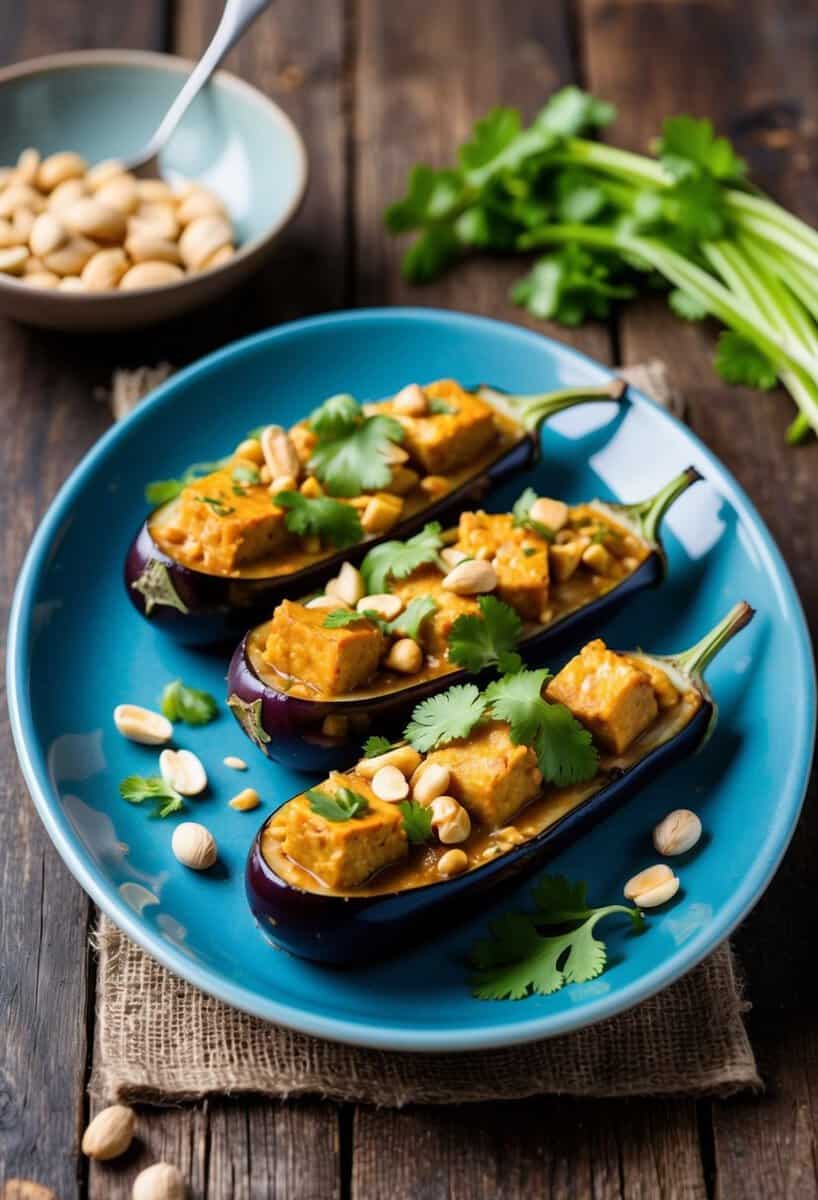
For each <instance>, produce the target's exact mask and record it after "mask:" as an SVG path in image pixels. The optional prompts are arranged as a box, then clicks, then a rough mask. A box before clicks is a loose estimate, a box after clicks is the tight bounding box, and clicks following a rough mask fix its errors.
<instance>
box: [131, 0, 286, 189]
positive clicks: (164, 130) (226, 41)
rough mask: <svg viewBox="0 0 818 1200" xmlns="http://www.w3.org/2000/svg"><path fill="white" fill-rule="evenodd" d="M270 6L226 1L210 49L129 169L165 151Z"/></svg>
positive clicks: (257, 0)
mask: <svg viewBox="0 0 818 1200" xmlns="http://www.w3.org/2000/svg"><path fill="white" fill-rule="evenodd" d="M271 2H272V0H227V3H226V4H225V6H224V12H223V13H222V18H221V20H220V21H219V24H218V27H217V29H216V32H215V33H214V34H213V39H212V41H211V43H210V45H209V46H208V47H207V49H206V50H205V52H204V54H203V55H202V57H201V58H200V59H199V61H198V62H197V64H196V66H195V67H194V68H193V70H192V71H191V73H190V75H189V76H188V78H187V80H186V81H185V84H184V87H182V89H181V91H180V92H179V95H178V96H177V97H176V99H175V100H174V101H173V104H171V106H170V108H169V109H168V111H167V112H166V113H165V115H164V117H163V118H162V120H161V122H160V124H159V127H158V128H157V130H156V132H155V133H154V134H153V136H152V137H151V139H150V141H149V142H148V144H147V146H144V147H143V149H142V150H140V151H139V153H138V155H134V157H133V158H132V159H131V160H130V161H128V162H126V164H125V165H126V166H127V167H129V168H130V169H133V168H134V167H136V166H139V165H141V164H142V163H145V162H147V161H148V160H149V159H151V158H153V157H155V155H157V154H158V153H159V151H160V150H162V149H163V147H164V146H165V145H166V143H167V142H168V141H169V140H170V138H171V136H172V134H173V132H174V131H175V129H176V127H177V125H178V124H179V122H180V121H181V119H182V117H183V116H184V115H185V113H186V112H187V110H188V108H189V107H190V105H191V104H192V103H193V101H194V99H195V98H196V96H197V95H198V94H199V92H200V91H201V89H202V88H203V87H204V85H205V84H206V83H207V81H208V79H209V78H210V76H211V75H212V74H213V72H214V71H215V70H216V67H217V66H218V65H219V63H220V62H221V61H222V59H223V58H224V57H225V55H226V54H227V53H228V52H229V51H230V50H232V48H233V46H234V45H235V44H236V42H237V41H238V40H239V38H240V37H241V36H242V34H243V33H244V31H245V29H247V27H248V25H250V24H252V22H253V21H255V19H256V17H257V16H258V15H259V13H261V12H262V11H263V10H264V9H265V8H267V7H268V6H269V5H270V3H271Z"/></svg>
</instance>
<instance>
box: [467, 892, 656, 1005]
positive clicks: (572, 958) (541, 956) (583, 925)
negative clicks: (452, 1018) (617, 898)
mask: <svg viewBox="0 0 818 1200" xmlns="http://www.w3.org/2000/svg"><path fill="white" fill-rule="evenodd" d="M534 899H535V903H536V905H537V910H536V911H535V912H533V913H513V912H512V913H505V914H503V915H502V916H501V917H498V918H497V919H496V920H494V921H491V922H490V923H489V937H488V938H485V939H482V940H480V941H478V942H477V943H476V944H475V945H474V946H473V948H472V950H471V953H470V955H469V960H470V962H471V965H472V967H473V968H474V971H473V974H472V977H471V986H472V989H473V994H474V995H475V996H476V997H477V999H480V1000H505V999H511V1000H521V999H522V998H523V997H524V996H527V995H529V994H531V993H532V992H533V993H538V994H539V995H542V996H549V995H551V994H552V993H553V992H556V991H559V989H560V988H562V987H564V986H565V984H567V983H584V982H586V981H587V980H590V979H596V977H597V976H598V975H600V974H601V973H602V971H603V970H604V969H605V965H606V962H607V950H606V947H605V943H604V942H603V941H601V939H599V938H597V937H596V936H595V933H594V931H595V928H596V926H597V924H598V923H599V922H600V921H601V920H603V919H604V918H605V917H609V916H613V915H615V914H621V915H623V916H626V917H628V919H629V920H630V922H631V924H632V927H633V931H634V932H635V933H638V932H641V931H642V930H643V929H644V928H645V923H644V918H643V917H642V914H641V913H640V912H639V910H638V909H636V908H632V907H630V906H628V905H624V904H611V905H608V906H607V907H604V908H589V907H588V903H587V899H586V888H585V884H582V883H579V884H571V883H569V882H568V880H566V879H562V878H560V877H556V878H554V877H549V876H545V877H544V878H543V879H541V880H540V882H539V883H538V884H537V886H536V888H535V889H534ZM564 925H572V926H573V928H572V929H569V930H568V931H567V932H556V933H549V932H547V930H548V929H549V927H550V928H551V929H553V928H554V927H555V926H557V927H559V926H564ZM540 930H544V931H546V932H540Z"/></svg>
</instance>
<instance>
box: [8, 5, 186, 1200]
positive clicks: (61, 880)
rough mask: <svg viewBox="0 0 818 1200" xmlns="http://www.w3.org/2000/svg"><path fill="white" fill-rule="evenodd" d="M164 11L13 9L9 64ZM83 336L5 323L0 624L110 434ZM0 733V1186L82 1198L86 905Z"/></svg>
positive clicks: (141, 27) (139, 30)
mask: <svg viewBox="0 0 818 1200" xmlns="http://www.w3.org/2000/svg"><path fill="white" fill-rule="evenodd" d="M163 20H164V16H163V7H162V5H161V4H159V3H156V4H150V3H144V4H141V5H139V6H132V7H131V6H129V9H128V11H127V12H126V13H120V12H118V11H117V12H116V13H115V12H114V10H113V9H112V8H108V9H105V7H104V6H102V7H101V8H97V7H94V8H92V7H90V6H89V5H87V4H85V3H84V2H83V0H59V2H54V0H29V2H28V3H26V4H25V5H18V4H14V5H7V6H5V8H4V12H3V20H2V21H0V61H3V62H8V61H14V60H17V59H21V58H26V57H31V56H33V55H37V54H43V53H49V52H53V51H55V50H58V49H71V48H75V47H80V46H90V45H95V44H96V45H99V44H108V45H112V44H113V45H116V44H119V45H132V46H145V47H157V46H158V45H159V38H160V30H161V27H162V24H163ZM105 374H106V372H105V369H104V367H100V366H98V365H96V363H95V361H94V356H93V355H91V354H89V350H88V347H87V345H83V344H82V343H81V342H79V341H78V340H77V339H73V340H72V339H70V338H65V337H61V336H59V335H54V334H45V333H38V332H36V331H33V330H26V329H24V328H22V327H20V326H17V325H14V324H12V323H11V322H6V321H3V322H1V323H0V396H2V437H1V438H0V478H2V481H3V486H2V489H0V607H1V608H2V611H1V612H0V621H2V626H3V628H4V629H5V627H6V624H7V619H8V607H9V604H10V600H11V592H12V589H13V586H14V582H15V580H16V576H17V572H18V570H19V567H20V564H21V562H22V559H23V556H24V554H25V551H26V550H27V548H28V544H29V542H30V540H31V535H32V532H33V530H34V528H35V526H36V524H37V522H38V521H39V519H40V517H41V515H42V513H43V511H44V509H45V507H46V506H47V504H48V502H49V501H50V499H51V497H52V496H53V494H54V492H55V491H56V490H57V487H58V486H59V485H60V484H61V483H62V481H63V479H64V478H65V476H66V475H67V474H68V472H69V471H70V470H71V468H72V467H73V466H74V464H75V463H76V461H77V460H78V459H79V458H80V457H81V455H82V454H83V453H84V452H85V450H86V449H87V448H88V447H89V446H90V445H91V444H92V443H93V442H94V441H95V440H96V439H97V438H98V437H99V435H100V434H101V433H102V432H103V430H104V429H105V427H106V425H107V423H108V418H107V414H106V412H105V409H104V408H103V406H102V405H100V404H99V402H98V401H97V400H95V399H94V395H93V391H94V386H95V385H96V384H99V383H101V382H102V381H103V379H104V378H105ZM5 714H6V706H5V704H3V717H2V728H0V780H2V783H1V784H0V787H1V788H2V790H0V897H2V899H0V905H2V910H1V911H0V963H2V968H0V1181H2V1179H4V1178H6V1177H12V1176H15V1175H16V1176H20V1177H23V1178H28V1179H33V1180H35V1181H38V1182H41V1183H43V1184H47V1185H48V1186H50V1187H52V1188H53V1189H54V1190H55V1191H56V1192H57V1194H58V1196H59V1197H60V1200H71V1198H72V1197H74V1196H77V1195H79V1189H80V1184H81V1179H82V1175H83V1173H84V1167H83V1165H82V1162H81V1160H80V1157H79V1153H78V1151H79V1134H80V1131H81V1128H82V1124H83V1108H84V1095H83V1086H84V1079H85V1070H86V1020H87V1012H88V1005H89V1002H90V993H89V986H88V955H87V943H86V933H87V926H88V917H89V903H88V900H87V899H86V897H85V895H84V894H83V892H82V891H81V889H80V888H79V886H78V885H77V884H76V883H74V881H73V880H72V879H71V877H70V875H69V873H68V871H67V870H66V868H65V867H64V866H63V865H62V863H61V861H60V859H59V858H58V856H57V853H56V851H55V850H54V849H53V847H52V846H51V843H50V842H49V840H48V837H47V835H46V833H45V830H44V829H43V827H42V825H41V824H40V821H39V818H38V817H37V815H36V813H35V811H34V808H33V805H32V804H31V801H30V800H29V798H28V795H27V793H26V789H25V786H24V784H23V781H22V778H21V775H20V772H19V768H18V766H17V762H16V757H15V754H14V751H13V749H12V746H11V739H10V736H9V729H8V724H7V720H6V715H5Z"/></svg>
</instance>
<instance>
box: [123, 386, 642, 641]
mask: <svg viewBox="0 0 818 1200" xmlns="http://www.w3.org/2000/svg"><path fill="white" fill-rule="evenodd" d="M624 391H625V384H624V383H622V382H621V381H619V380H614V381H612V382H611V383H610V384H607V385H604V386H601V387H589V388H565V389H562V390H561V391H556V392H551V393H547V394H544V395H540V396H510V395H505V394H503V393H501V392H499V391H498V390H496V389H493V388H489V387H484V386H481V387H478V388H475V389H474V390H472V391H468V390H466V389H464V388H462V387H461V386H460V385H459V384H458V383H456V382H455V381H453V380H439V381H437V382H435V383H431V384H428V385H426V386H425V387H420V386H419V385H417V384H410V385H409V386H408V387H406V388H404V389H403V390H402V391H401V392H399V393H398V394H397V395H395V396H393V397H392V398H390V399H388V400H383V401H378V402H376V403H372V404H364V405H360V404H358V402H357V401H356V400H355V399H354V398H353V397H352V396H345V395H341V396H333V397H331V398H330V399H329V400H327V401H326V402H325V403H324V404H323V405H321V407H320V408H318V409H316V410H315V411H314V412H313V413H312V414H311V416H310V417H309V418H308V419H307V420H305V421H301V422H299V423H298V424H296V425H295V426H293V427H292V429H290V430H289V431H287V430H285V429H283V428H281V427H280V426H275V425H270V426H267V427H265V428H263V429H259V430H256V431H254V433H253V434H251V435H250V436H248V437H247V438H245V439H244V441H242V442H241V443H240V444H239V445H238V446H237V447H236V450H235V451H234V452H233V454H232V455H229V456H228V457H227V458H225V459H221V460H219V461H218V462H213V463H199V464H196V465H195V466H193V467H190V468H188V470H187V471H186V472H185V474H184V475H183V476H182V478H181V479H178V480H159V481H157V482H155V483H153V484H150V485H148V488H147V490H146V495H147V497H148V499H149V500H150V501H152V502H154V503H155V504H156V505H157V507H156V508H155V509H154V511H153V512H152V513H151V514H150V516H149V517H148V519H147V520H146V521H145V522H144V524H143V525H142V527H141V529H140V530H139V532H138V534H137V536H136V538H135V539H134V541H133V543H132V544H131V547H130V549H129V551H128V555H127V558H126V562H125V583H126V587H127V591H128V595H129V596H130V598H131V600H132V601H133V603H134V605H135V606H136V608H137V610H138V611H139V612H140V613H141V614H142V615H143V616H144V617H146V618H147V619H148V620H150V621H151V622H152V623H153V624H155V625H157V626H158V627H160V628H162V629H163V630H165V631H167V632H168V633H170V634H172V635H173V636H175V637H176V638H177V639H178V640H179V641H182V642H185V643H187V644H190V645H206V644H213V643H217V642H221V641H224V640H226V639H227V638H229V637H231V636H232V637H234V638H235V637H237V636H238V635H239V634H240V633H241V632H243V631H244V630H245V629H246V628H247V625H248V624H249V622H250V620H251V619H252V617H253V615H254V614H255V613H258V615H259V616H261V615H262V613H263V612H264V611H265V610H266V611H267V612H269V610H270V608H271V606H272V605H274V604H275V603H276V601H277V600H279V599H281V598H282V597H283V596H284V595H285V594H286V593H290V594H292V592H293V591H295V592H296V593H298V592H305V591H309V590H310V589H311V588H314V587H316V586H317V585H319V584H320V583H322V582H323V581H324V580H325V579H327V578H328V577H329V576H330V575H332V574H333V573H334V572H336V571H337V570H338V567H339V566H340V564H341V562H342V561H343V560H344V559H345V558H346V559H350V560H351V561H353V562H359V561H360V559H361V558H362V557H363V555H364V554H365V553H366V552H367V550H368V549H369V548H370V547H371V546H373V545H374V544H376V543H377V542H379V541H383V540H384V538H385V537H386V535H387V534H390V535H393V536H397V537H405V536H407V535H408V534H410V533H412V532H413V531H414V530H416V529H418V528H419V527H420V526H421V525H423V523H424V522H425V521H428V520H430V519H438V520H445V519H447V518H451V517H454V516H456V515H457V514H458V513H459V512H460V511H461V509H463V508H465V507H467V506H469V505H473V504H475V503H476V502H478V501H479V500H480V499H482V497H483V496H485V494H486V493H487V491H488V490H489V488H490V487H491V486H492V485H493V484H495V483H498V482H499V481H501V480H502V479H504V478H506V477H507V476H509V475H511V474H514V473H515V472H517V471H520V470H521V469H523V468H525V467H527V466H528V465H529V464H530V463H532V462H533V461H534V460H535V459H536V456H537V453H538V449H539V438H538V436H537V429H538V427H539V425H540V423H541V422H542V421H544V420H545V419H547V418H548V417H549V416H552V415H553V414H554V413H557V412H560V411H562V410H563V409H565V408H569V407H571V406H572V405H575V404H581V403H585V402H587V401H591V400H600V399H603V400H610V399H617V400H618V399H620V398H621V397H622V395H623V394H624Z"/></svg>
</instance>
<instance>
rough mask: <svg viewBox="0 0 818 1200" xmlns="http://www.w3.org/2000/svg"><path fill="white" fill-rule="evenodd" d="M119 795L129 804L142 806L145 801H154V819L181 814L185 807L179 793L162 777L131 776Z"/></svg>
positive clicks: (122, 786)
mask: <svg viewBox="0 0 818 1200" xmlns="http://www.w3.org/2000/svg"><path fill="white" fill-rule="evenodd" d="M119 794H120V795H121V796H122V798H123V799H124V800H127V801H128V803H129V804H142V803H143V802H144V801H145V800H152V801H153V804H154V809H153V812H152V813H151V816H152V817H169V816H171V815H172V814H173V813H177V812H180V811H181V810H182V809H183V808H184V806H185V802H184V800H183V799H182V797H181V796H180V795H179V793H178V792H177V791H176V790H175V789H174V788H172V787H171V786H170V784H169V783H166V782H165V780H164V779H163V778H162V777H161V775H149V776H147V777H145V776H143V775H129V776H128V778H127V779H123V780H122V783H120V785H119Z"/></svg>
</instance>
